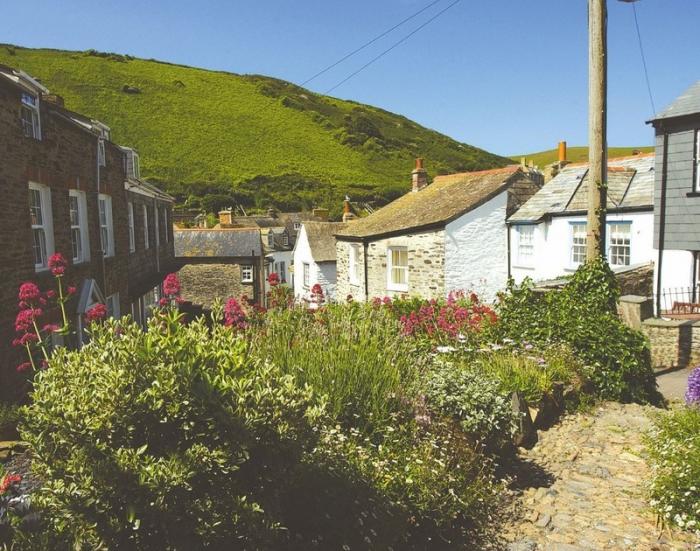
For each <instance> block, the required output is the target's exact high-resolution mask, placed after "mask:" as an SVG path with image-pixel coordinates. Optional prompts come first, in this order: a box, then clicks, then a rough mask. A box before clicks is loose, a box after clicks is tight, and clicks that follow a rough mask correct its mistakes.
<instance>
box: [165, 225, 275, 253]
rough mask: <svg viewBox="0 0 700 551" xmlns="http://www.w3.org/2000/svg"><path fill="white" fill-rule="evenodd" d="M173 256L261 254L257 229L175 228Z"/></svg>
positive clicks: (260, 243)
mask: <svg viewBox="0 0 700 551" xmlns="http://www.w3.org/2000/svg"><path fill="white" fill-rule="evenodd" d="M174 238H175V239H174V241H175V256H176V257H185V258H187V257H189V258H225V257H250V256H261V255H262V241H261V240H260V230H259V229H176V230H175V231H174Z"/></svg>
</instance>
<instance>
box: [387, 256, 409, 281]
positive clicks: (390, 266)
mask: <svg viewBox="0 0 700 551" xmlns="http://www.w3.org/2000/svg"><path fill="white" fill-rule="evenodd" d="M395 252H397V253H399V254H401V253H405V254H406V265H405V266H403V265H394V253H395ZM394 270H402V271H403V272H404V279H405V281H404V282H403V283H401V282H396V281H394ZM408 276H409V262H408V247H404V246H391V247H387V249H386V288H387V289H388V290H389V291H401V292H406V291H408V283H409V278H408Z"/></svg>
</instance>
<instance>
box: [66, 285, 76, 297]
mask: <svg viewBox="0 0 700 551" xmlns="http://www.w3.org/2000/svg"><path fill="white" fill-rule="evenodd" d="M75 291H76V289H75V287H73V286H72V285H69V286H68V289H66V292H67V293H68V294H69V295H74V294H75Z"/></svg>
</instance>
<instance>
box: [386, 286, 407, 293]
mask: <svg viewBox="0 0 700 551" xmlns="http://www.w3.org/2000/svg"><path fill="white" fill-rule="evenodd" d="M386 290H387V291H392V292H394V293H408V285H387V287H386Z"/></svg>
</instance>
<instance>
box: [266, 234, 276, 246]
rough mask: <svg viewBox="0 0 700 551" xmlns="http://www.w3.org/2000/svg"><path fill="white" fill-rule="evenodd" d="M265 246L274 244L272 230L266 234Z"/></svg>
mask: <svg viewBox="0 0 700 551" xmlns="http://www.w3.org/2000/svg"><path fill="white" fill-rule="evenodd" d="M267 246H268V247H274V246H275V234H274V233H273V232H270V233H268V234H267Z"/></svg>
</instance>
